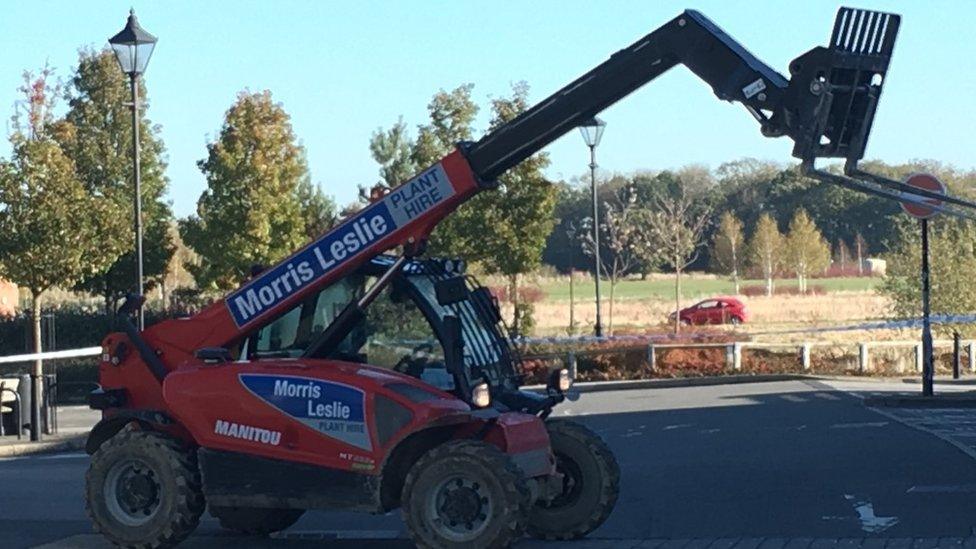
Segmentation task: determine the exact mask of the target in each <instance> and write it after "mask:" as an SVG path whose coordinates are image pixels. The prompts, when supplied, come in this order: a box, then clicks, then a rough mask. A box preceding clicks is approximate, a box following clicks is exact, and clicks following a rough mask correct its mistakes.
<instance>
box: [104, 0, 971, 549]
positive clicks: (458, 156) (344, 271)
mask: <svg viewBox="0 0 976 549" xmlns="http://www.w3.org/2000/svg"><path fill="white" fill-rule="evenodd" d="M899 21H900V18H899V17H898V16H897V15H892V14H886V13H880V12H873V11H865V10H857V9H850V8H842V9H840V11H839V12H838V15H837V20H836V22H835V25H834V31H833V35H832V36H831V39H830V43H829V44H828V45H827V46H826V47H816V48H814V49H812V50H810V51H808V52H807V53H804V54H803V55H801V56H800V57H798V58H797V59H795V60H794V61H793V62H792V63H790V66H789V73H790V78H789V79H787V78H786V77H784V76H782V75H781V74H779V73H778V72H776V71H775V70H773V69H771V68H770V67H768V66H767V65H765V64H764V63H762V62H761V61H760V60H758V59H757V58H755V57H754V56H753V55H752V54H751V53H749V52H748V51H746V49H745V48H743V47H742V46H741V45H740V44H738V43H737V42H736V41H735V40H733V39H732V38H731V37H730V36H729V35H727V34H725V32H723V31H722V30H721V29H720V28H718V26H716V25H715V24H714V23H712V22H711V21H710V20H709V19H707V18H706V17H705V16H703V15H702V14H700V13H698V12H696V11H685V12H683V13H681V14H680V15H678V16H677V17H675V18H674V19H672V20H671V21H669V22H667V23H666V24H664V25H663V26H661V27H660V28H658V29H657V30H655V31H653V32H651V33H650V34H648V35H647V36H644V37H643V38H641V39H640V40H638V41H637V42H635V43H634V44H632V45H631V46H629V47H627V48H625V49H623V50H621V51H619V52H617V53H615V54H614V55H613V56H612V57H610V59H609V60H607V61H606V62H604V63H602V64H601V65H599V66H597V67H596V68H594V69H593V70H591V71H590V72H588V73H586V74H585V75H583V76H582V77H580V78H579V79H577V80H575V81H574V82H572V83H571V84H569V85H568V86H566V87H565V88H563V89H561V90H559V91H558V92H556V93H555V94H553V95H552V96H550V97H549V98H547V99H545V100H544V101H542V102H541V103H540V104H538V105H537V106H535V107H533V108H532V109H531V110H529V111H527V112H525V113H524V114H522V115H521V116H519V117H517V118H516V119H514V120H512V121H511V122H509V123H507V124H505V125H503V126H501V127H499V128H497V129H496V130H494V131H492V132H491V133H489V134H488V135H486V136H485V137H483V138H482V139H481V140H479V141H477V142H474V143H460V144H458V147H457V150H455V151H454V152H452V153H451V154H448V155H447V156H445V157H444V158H443V159H442V160H441V161H440V162H438V163H437V164H435V165H433V166H431V167H429V168H427V169H426V170H424V171H423V172H421V173H420V174H419V175H417V176H416V177H414V178H413V179H411V180H409V181H407V182H405V183H403V184H402V185H401V186H399V187H397V188H395V189H393V190H392V191H390V192H389V193H388V194H386V195H385V196H383V197H380V198H378V199H376V200H375V201H373V202H372V203H371V204H369V205H368V206H367V207H365V208H364V209H363V210H361V211H360V212H358V213H356V214H354V215H352V216H350V217H349V218H347V219H346V220H345V221H344V222H343V223H342V224H341V225H339V226H337V227H336V228H334V229H332V230H330V231H329V232H327V233H326V234H325V235H323V236H322V237H320V238H319V239H317V240H315V241H314V242H312V243H310V244H308V245H307V246H306V247H304V248H302V249H301V250H299V251H297V252H295V253H294V254H293V255H292V256H290V257H288V258H287V259H285V260H283V261H281V262H280V263H278V264H277V265H275V266H273V267H271V268H269V269H267V270H265V271H264V272H262V273H260V274H258V275H256V276H254V277H253V278H252V279H251V280H249V281H248V282H247V283H245V284H244V285H243V286H241V287H240V288H238V289H237V290H235V291H233V292H231V293H230V294H229V295H227V296H226V297H225V298H224V299H222V300H220V301H218V302H216V303H214V304H212V305H210V306H209V307H207V308H206V309H204V310H203V311H201V312H200V313H198V314H196V315H194V316H192V317H190V318H184V319H171V320H165V321H162V322H159V323H158V324H155V325H153V326H151V327H149V328H147V329H146V330H144V331H142V332H139V331H138V330H137V329H136V328H135V327H134V326H133V324H132V322H131V320H130V319H129V315H130V314H131V313H132V312H133V311H134V310H136V309H137V308H138V307H140V306H141V303H140V301H139V299H138V298H135V297H130V298H129V299H128V300H127V301H126V303H125V304H124V305H123V306H122V308H121V309H120V311H119V313H120V314H119V315H118V317H119V319H120V324H121V326H122V329H123V332H120V333H113V334H110V335H108V336H107V337H106V338H105V340H104V343H103V354H102V358H101V363H100V366H99V373H100V388H99V389H97V390H96V391H95V392H93V393H92V394H91V395H90V398H89V402H90V404H91V406H92V407H93V408H95V409H98V410H101V411H102V415H103V419H102V420H101V421H100V422H99V423H98V424H97V425H96V426H95V427H94V428H93V429H92V431H91V434H90V435H89V438H88V443H87V451H88V453H89V454H91V466H90V468H89V470H88V474H87V477H86V501H87V509H88V514H89V515H90V516H91V519H92V521H93V522H94V526H95V529H96V530H97V531H98V532H101V533H102V534H103V535H104V536H105V537H106V538H108V539H109V540H110V541H111V542H113V543H115V544H117V545H120V546H124V547H140V548H155V547H167V546H172V545H175V544H177V543H179V542H180V541H181V540H183V539H184V538H186V537H187V536H188V535H190V533H191V532H193V530H194V528H196V526H197V524H198V522H199V519H200V515H201V514H202V512H203V511H204V508H205V507H207V506H209V509H210V512H211V513H212V514H213V515H214V516H216V517H217V518H218V519H219V520H220V522H221V524H222V525H223V526H224V527H226V528H228V529H231V530H236V531H239V532H244V533H250V534H268V533H271V532H275V531H278V530H282V529H285V528H287V527H289V526H290V525H292V524H293V523H294V522H295V521H296V520H298V518H299V517H300V516H301V515H302V513H303V512H304V511H305V510H307V509H341V510H361V511H366V512H373V513H382V512H386V511H389V510H391V509H394V508H397V507H401V508H402V512H403V518H404V521H405V522H406V526H407V528H408V530H409V532H410V535H411V537H412V538H413V540H414V541H415V542H416V544H417V545H418V546H422V547H437V548H441V547H451V548H454V547H456V548H460V547H475V548H487V547H505V546H507V545H509V544H510V543H512V542H513V541H515V540H517V539H518V538H519V537H520V536H522V535H523V533H525V532H527V533H528V534H530V535H532V536H535V537H539V538H547V539H563V540H565V539H573V538H580V537H582V536H585V535H587V534H588V533H590V532H591V531H593V530H594V529H596V528H597V527H599V526H600V525H601V524H603V522H604V521H605V520H606V519H607V517H608V516H609V515H610V513H611V512H612V510H613V508H614V505H615V504H616V501H617V495H618V491H619V484H620V470H619V468H618V465H617V462H616V460H615V459H614V456H613V454H612V453H611V451H610V449H609V448H608V447H607V445H606V444H605V443H604V442H603V441H602V440H601V439H600V437H599V436H597V435H596V434H595V433H593V432H591V431H590V430H588V429H587V428H586V427H584V426H582V425H580V424H577V423H574V422H570V421H565V420H552V419H550V418H549V416H550V413H551V411H552V409H553V407H554V406H556V405H557V404H559V403H560V402H562V401H563V400H564V398H566V395H567V391H569V390H570V385H571V381H572V380H571V379H569V375H568V373H567V372H566V371H565V370H561V371H555V372H553V374H552V376H551V377H550V379H549V383H548V387H547V389H546V390H545V391H544V392H541V393H537V392H531V391H526V390H522V389H521V388H520V385H521V381H522V378H521V376H520V374H519V371H520V361H519V355H518V352H517V349H516V348H515V347H514V346H513V345H512V343H511V341H510V340H509V339H508V338H507V337H506V335H505V331H504V328H503V326H502V325H501V315H500V313H499V309H498V305H497V303H496V301H495V300H494V299H493V298H492V296H491V294H490V293H489V292H488V290H487V289H485V288H483V287H479V286H478V285H477V284H476V283H475V282H474V280H473V279H471V278H470V277H467V276H465V275H464V265H463V263H461V262H459V261H452V260H441V259H428V258H422V257H421V254H422V252H423V250H424V244H425V242H426V239H427V236H428V235H429V234H430V232H431V230H432V229H433V228H434V226H435V225H436V224H437V223H438V222H439V221H440V220H441V219H443V218H444V217H445V216H447V215H449V214H450V213H451V212H452V211H454V210H455V209H456V208H457V207H458V206H459V205H461V204H462V203H464V202H465V201H466V200H468V199H469V198H471V197H472V196H474V195H475V194H476V193H478V192H481V191H483V190H488V189H491V188H492V187H493V186H494V185H495V183H494V182H495V180H496V178H497V177H498V176H500V175H501V174H503V173H504V172H505V171H506V170H508V169H510V168H512V167H513V166H515V165H517V164H518V163H519V162H521V161H522V160H524V159H526V158H528V157H529V156H530V155H532V154H534V153H536V152H538V151H539V150H541V149H542V148H543V147H545V146H546V145H547V144H549V143H551V142H552V141H553V140H555V139H556V138H558V137H559V136H561V135H563V134H565V133H567V132H569V131H571V130H573V129H574V128H576V127H578V126H580V125H581V124H582V123H584V122H586V121H588V120H589V119H591V118H592V117H594V116H595V115H596V114H597V113H599V112H600V111H602V110H603V109H605V108H607V107H609V106H610V105H612V104H613V103H615V102H616V101H618V100H619V99H621V98H623V97H624V96H626V95H628V94H629V93H631V92H632V91H634V90H636V89H637V88H639V87H640V86H642V85H643V84H645V83H647V82H648V81H650V80H652V79H654V78H655V77H657V76H659V75H660V74H662V73H664V72H665V71H667V70H668V69H670V68H671V67H673V66H675V65H677V64H684V65H685V66H687V67H688V68H689V69H690V70H691V71H693V72H694V73H695V74H696V75H698V76H699V77H701V78H702V79H703V80H705V81H706V82H707V83H708V84H710V85H711V86H712V88H713V90H714V92H715V94H716V95H717V96H718V98H719V99H722V100H726V101H733V102H739V103H742V104H743V105H744V106H745V107H746V109H748V111H749V112H750V113H751V114H752V115H753V116H754V117H755V119H756V120H757V121H758V122H759V124H760V126H761V130H762V133H763V134H764V135H766V136H770V137H776V136H788V137H790V138H791V139H793V140H794V142H795V148H794V151H793V154H794V156H796V157H798V158H800V159H801V160H802V162H803V167H804V169H805V171H806V173H808V174H809V175H811V176H812V177H817V178H820V179H823V180H827V181H830V182H832V183H836V184H841V185H846V186H849V187H852V188H856V189H859V190H862V191H865V192H870V193H873V194H879V195H882V196H886V197H889V198H897V199H900V200H903V201H905V200H907V201H917V202H924V200H925V199H926V198H931V196H928V195H927V194H926V193H925V192H924V191H919V190H917V189H916V190H912V191H911V192H913V193H915V194H911V195H909V194H906V189H904V188H901V187H900V185H901V184H900V183H898V182H894V181H890V180H886V179H883V178H879V177H876V176H873V175H870V174H864V173H863V172H860V171H859V170H858V169H857V162H858V160H859V159H860V158H861V157H862V156H863V152H864V147H865V144H866V141H867V137H868V134H869V131H870V127H871V122H872V119H873V116H874V113H875V109H876V107H877V101H878V97H879V94H880V93H881V87H882V81H883V79H884V76H885V74H886V71H887V68H888V63H889V60H890V56H891V52H892V48H893V46H894V42H895V36H896V34H897V30H898V25H899ZM818 157H840V158H846V159H847V164H846V166H845V175H840V174H832V173H826V172H822V171H820V170H817V169H816V168H815V167H814V161H815V160H816V159H817V158H818ZM939 198H942V199H943V200H946V206H945V209H948V208H951V204H957V205H962V206H966V207H971V206H972V205H971V204H969V203H965V202H963V201H959V200H956V199H949V198H948V197H942V196H941V195H940V196H939ZM950 203H951V204H950Z"/></svg>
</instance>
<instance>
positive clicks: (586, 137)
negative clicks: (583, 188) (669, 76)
mask: <svg viewBox="0 0 976 549" xmlns="http://www.w3.org/2000/svg"><path fill="white" fill-rule="evenodd" d="M606 127H607V123H606V122H604V121H603V120H600V119H599V118H597V117H595V116H594V117H593V118H591V119H589V120H587V121H585V122H583V123H582V124H580V126H579V129H580V133H581V134H583V141H585V142H586V146H587V147H589V148H590V186H591V187H592V189H593V259H594V262H595V266H596V275H595V278H594V280H595V282H596V325H595V326H594V327H593V331H594V334H596V336H597V337H600V336H602V335H603V324H602V323H601V322H600V207H599V205H598V201H597V193H596V147H597V145H599V144H600V138H602V137H603V130H604V128H606Z"/></svg>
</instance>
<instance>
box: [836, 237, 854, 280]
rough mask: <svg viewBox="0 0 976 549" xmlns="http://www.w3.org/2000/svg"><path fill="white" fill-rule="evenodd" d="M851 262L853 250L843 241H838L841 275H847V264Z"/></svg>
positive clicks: (838, 260)
mask: <svg viewBox="0 0 976 549" xmlns="http://www.w3.org/2000/svg"><path fill="white" fill-rule="evenodd" d="M850 260H851V249H850V247H848V246H847V242H844V240H843V239H841V240H838V241H837V262H838V263H840V272H841V275H843V276H846V275H847V262H848V261H850Z"/></svg>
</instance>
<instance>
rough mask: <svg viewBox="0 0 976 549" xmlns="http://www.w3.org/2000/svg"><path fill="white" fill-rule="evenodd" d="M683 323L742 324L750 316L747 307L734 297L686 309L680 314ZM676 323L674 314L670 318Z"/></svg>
mask: <svg viewBox="0 0 976 549" xmlns="http://www.w3.org/2000/svg"><path fill="white" fill-rule="evenodd" d="M678 314H679V315H681V316H680V318H681V323H682V324H685V325H691V324H733V325H735V324H742V323H743V322H745V321H746V320H747V319H748V318H749V315H748V313H747V311H746V306H745V305H744V304H743V303H742V302H741V301H739V300H738V299H735V298H732V297H718V298H715V299H706V300H705V301H700V302H698V303H696V304H694V305H692V306H691V307H685V308H684V309H681V311H679V312H678ZM668 320H669V321H671V322H674V313H671V315H670V316H669V317H668Z"/></svg>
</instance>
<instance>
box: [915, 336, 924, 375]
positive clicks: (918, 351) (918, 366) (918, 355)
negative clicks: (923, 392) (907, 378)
mask: <svg viewBox="0 0 976 549" xmlns="http://www.w3.org/2000/svg"><path fill="white" fill-rule="evenodd" d="M922 354H923V353H922V344H921V343H916V344H915V372H916V373H919V374H920V373H922Z"/></svg>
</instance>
